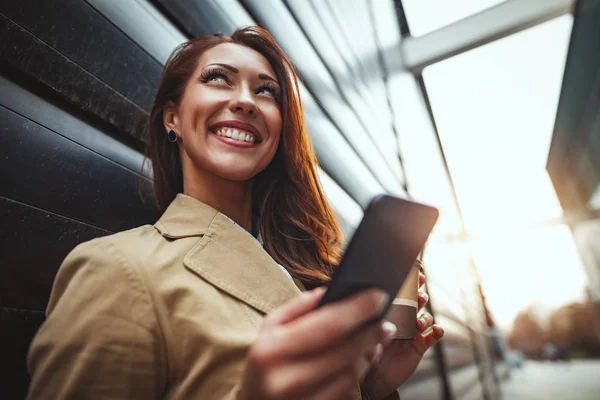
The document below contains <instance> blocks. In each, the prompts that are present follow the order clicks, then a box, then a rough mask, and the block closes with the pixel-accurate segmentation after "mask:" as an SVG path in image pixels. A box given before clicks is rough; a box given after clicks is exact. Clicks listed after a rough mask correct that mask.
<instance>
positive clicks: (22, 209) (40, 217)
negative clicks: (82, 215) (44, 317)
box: [0, 197, 111, 358]
mask: <svg viewBox="0 0 600 400" xmlns="http://www.w3.org/2000/svg"><path fill="white" fill-rule="evenodd" d="M0 221H2V235H0V248H2V249H3V251H1V252H0V306H2V307H14V308H26V309H31V310H40V311H43V310H45V309H46V304H47V302H48V297H49V296H50V290H51V289H52V282H53V281H54V276H55V275H56V271H57V270H58V267H59V266H60V264H61V262H62V261H63V259H64V258H65V256H66V255H67V254H68V253H69V252H70V251H71V250H72V249H73V248H74V247H75V246H77V245H78V244H79V243H83V242H85V241H88V240H90V239H93V238H95V237H100V236H105V235H108V234H110V233H111V232H108V231H106V230H103V229H99V228H96V227H94V226H90V225H87V224H84V223H81V222H78V221H75V220H72V219H69V218H65V217H62V216H60V215H57V214H53V213H50V212H47V211H44V210H40V209H38V208H35V207H31V206H28V205H25V204H22V203H19V202H16V201H12V200H10V199H7V198H4V197H0ZM7 250H8V251H7ZM2 330H3V329H0V331H2ZM0 358H2V357H0Z"/></svg>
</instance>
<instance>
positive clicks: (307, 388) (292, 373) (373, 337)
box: [277, 323, 390, 395]
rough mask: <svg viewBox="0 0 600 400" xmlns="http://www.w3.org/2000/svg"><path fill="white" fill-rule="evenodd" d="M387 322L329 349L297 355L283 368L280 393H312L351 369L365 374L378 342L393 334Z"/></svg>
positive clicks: (279, 380)
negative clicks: (301, 355) (299, 356)
mask: <svg viewBox="0 0 600 400" xmlns="http://www.w3.org/2000/svg"><path fill="white" fill-rule="evenodd" d="M387 325H389V323H384V324H382V323H375V324H373V325H371V326H370V327H369V328H366V329H364V330H361V331H359V332H357V333H355V334H354V335H353V336H352V337H351V338H349V339H347V340H345V341H344V342H343V343H341V344H340V345H338V346H336V347H334V348H332V349H330V350H328V351H321V352H319V353H317V354H310V355H306V356H304V357H301V358H298V357H296V358H295V359H294V362H293V363H288V364H287V365H284V366H282V367H280V370H279V373H280V375H279V376H280V378H279V379H278V382H277V384H278V386H279V388H280V392H282V393H291V394H293V395H302V394H307V393H311V392H312V391H314V390H316V389H317V388H318V387H322V386H326V385H327V384H328V383H329V382H330V381H331V380H332V379H335V377H336V376H337V375H338V374H340V373H342V372H343V371H346V370H348V368H354V370H355V372H356V376H357V377H361V376H364V375H362V374H366V371H368V370H369V369H370V367H371V362H372V359H373V357H374V353H376V349H377V348H376V346H377V343H379V342H380V341H382V340H385V339H386V336H387V335H389V334H390V332H388V329H386V327H387Z"/></svg>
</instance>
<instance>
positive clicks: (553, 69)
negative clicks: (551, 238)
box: [423, 15, 573, 233]
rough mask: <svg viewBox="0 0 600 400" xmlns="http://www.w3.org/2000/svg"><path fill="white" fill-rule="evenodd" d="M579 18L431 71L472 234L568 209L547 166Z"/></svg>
mask: <svg viewBox="0 0 600 400" xmlns="http://www.w3.org/2000/svg"><path fill="white" fill-rule="evenodd" d="M572 20H573V18H572V16H571V15H565V16H563V17H560V18H558V19H555V20H553V21H550V22H547V23H545V24H542V25H539V26H536V27H534V28H531V29H528V30H525V31H522V32H520V33H517V34H515V35H512V36H509V37H507V38H504V39H502V40H498V41H495V42H492V43H490V44H488V45H486V46H483V47H480V48H477V49H475V50H472V51H469V52H467V53H464V54H461V55H459V56H456V57H453V58H451V59H448V60H445V61H443V62H440V63H437V64H434V65H432V66H430V67H428V68H426V69H425V71H424V75H423V76H424V79H425V83H426V86H427V90H428V93H429V97H430V100H431V104H432V109H433V113H434V116H435V120H436V123H437V126H438V129H439V133H440V138H441V141H442V145H443V147H444V151H445V152H446V157H447V161H448V165H449V168H450V171H451V173H452V177H453V179H454V182H455V185H456V189H457V195H458V197H459V202H460V204H461V208H462V209H463V213H464V218H465V224H466V227H467V230H468V231H469V232H470V233H476V232H485V231H489V230H490V228H492V227H493V230H494V231H497V230H498V229H499V228H512V227H514V226H515V225H527V224H531V223H534V222H536V221H541V220H546V219H550V218H556V217H559V216H560V215H561V213H562V210H561V208H560V205H559V202H558V199H557V198H556V194H555V192H554V189H553V187H552V185H551V183H550V180H549V178H548V174H547V173H546V169H545V167H546V160H547V157H548V149H549V146H550V139H551V136H552V130H553V124H554V116H555V113H556V108H557V104H558V97H559V93H560V87H561V82H562V75H563V71H564V65H565V58H566V53H567V47H568V42H569V35H570V30H571V26H572Z"/></svg>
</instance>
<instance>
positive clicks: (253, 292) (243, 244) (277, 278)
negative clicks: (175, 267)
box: [183, 213, 300, 313]
mask: <svg viewBox="0 0 600 400" xmlns="http://www.w3.org/2000/svg"><path fill="white" fill-rule="evenodd" d="M183 263H184V265H185V266H186V267H187V268H188V269H190V270H191V271H193V272H195V273H196V274H198V275H199V276H200V277H202V278H204V279H206V280H207V281H209V282H210V283H212V284H213V285H215V286H217V287H218V288H220V289H221V290H223V291H225V292H227V293H229V294H230V295H231V296H234V297H236V298H238V299H239V300H241V301H243V302H245V303H247V304H248V305H250V306H252V307H254V308H256V309H257V310H259V311H262V312H264V313H269V312H270V311H272V310H273V309H275V308H277V307H279V306H280V305H282V304H284V303H285V302H287V301H288V300H290V299H291V298H293V297H295V296H296V295H298V293H300V289H298V287H297V286H296V285H295V283H294V281H293V280H292V279H291V278H290V277H289V276H288V275H287V274H286V273H285V272H284V271H282V270H281V268H280V267H279V265H277V263H276V262H275V261H274V260H273V259H272V258H271V256H269V254H268V253H267V252H266V251H265V250H264V249H263V248H262V246H261V245H260V244H259V243H258V242H257V241H256V239H254V237H252V235H250V234H249V233H248V232H246V231H245V230H243V229H242V228H241V227H239V226H237V225H236V224H235V223H233V222H232V221H231V220H229V219H228V218H227V217H225V216H224V215H222V214H220V213H219V214H217V215H215V217H214V219H213V220H212V221H211V223H210V225H209V227H208V229H207V230H206V232H205V233H204V236H203V237H202V239H201V240H200V241H199V242H198V243H197V244H196V246H194V248H193V249H192V250H191V251H190V252H189V253H188V254H187V255H186V256H185V258H184V260H183Z"/></svg>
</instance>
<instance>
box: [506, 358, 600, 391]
mask: <svg viewBox="0 0 600 400" xmlns="http://www.w3.org/2000/svg"><path fill="white" fill-rule="evenodd" d="M502 394H503V398H504V399H506V400H513V399H514V400H546V399H553V400H598V399H600V360H576V361H571V362H536V361H527V362H526V363H525V364H524V366H523V368H521V369H515V370H513V371H512V377H511V378H510V379H507V380H505V381H504V383H503V384H502Z"/></svg>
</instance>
